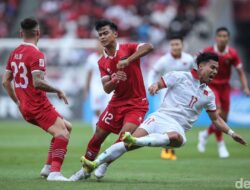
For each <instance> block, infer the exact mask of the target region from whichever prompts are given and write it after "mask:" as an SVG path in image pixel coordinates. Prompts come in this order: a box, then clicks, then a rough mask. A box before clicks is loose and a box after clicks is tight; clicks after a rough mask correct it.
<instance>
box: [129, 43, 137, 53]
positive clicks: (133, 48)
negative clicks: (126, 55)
mask: <svg viewBox="0 0 250 190" xmlns="http://www.w3.org/2000/svg"><path fill="white" fill-rule="evenodd" d="M138 45H139V44H138V43H128V44H127V47H128V49H129V51H130V53H131V54H133V53H134V52H136V51H137V48H138Z"/></svg>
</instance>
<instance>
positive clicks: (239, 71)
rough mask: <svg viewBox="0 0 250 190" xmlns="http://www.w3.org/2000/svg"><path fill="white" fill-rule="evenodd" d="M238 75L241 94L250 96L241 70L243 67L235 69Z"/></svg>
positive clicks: (244, 75)
mask: <svg viewBox="0 0 250 190" xmlns="http://www.w3.org/2000/svg"><path fill="white" fill-rule="evenodd" d="M236 70H237V72H238V75H239V79H240V83H241V86H242V89H243V92H244V93H245V94H246V95H247V96H250V90H249V87H248V82H247V77H246V74H245V72H244V70H243V67H237V68H236Z"/></svg>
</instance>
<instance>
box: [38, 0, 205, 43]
mask: <svg viewBox="0 0 250 190" xmlns="http://www.w3.org/2000/svg"><path fill="white" fill-rule="evenodd" d="M208 1H209V0H155V1H152V0H84V1H82V0H64V1H61V0H40V6H39V10H38V11H37V16H38V19H39V21H40V22H41V27H42V30H43V35H44V37H47V38H60V37H63V36H67V35H70V36H74V37H78V38H91V37H95V32H94V30H93V26H94V23H95V21H96V20H97V19H101V18H108V19H111V20H113V21H114V22H115V23H117V24H118V27H119V36H120V37H127V38H129V40H138V41H150V42H152V43H153V44H159V43H161V42H162V41H164V40H165V39H167V38H168V35H171V33H172V32H175V33H180V34H182V35H183V36H185V35H187V34H188V33H189V32H190V30H191V29H192V26H193V25H194V23H195V22H199V21H201V20H202V19H203V13H204V10H205V9H206V8H207V6H208V3H209V2H208Z"/></svg>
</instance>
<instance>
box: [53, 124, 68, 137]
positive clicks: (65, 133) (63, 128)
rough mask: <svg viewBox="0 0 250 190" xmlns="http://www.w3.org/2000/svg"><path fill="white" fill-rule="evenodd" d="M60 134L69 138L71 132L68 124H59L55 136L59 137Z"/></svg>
mask: <svg viewBox="0 0 250 190" xmlns="http://www.w3.org/2000/svg"><path fill="white" fill-rule="evenodd" d="M59 136H62V137H64V138H66V139H69V136H70V132H69V131H68V129H67V127H66V125H59V126H58V127H57V130H55V132H54V137H59Z"/></svg>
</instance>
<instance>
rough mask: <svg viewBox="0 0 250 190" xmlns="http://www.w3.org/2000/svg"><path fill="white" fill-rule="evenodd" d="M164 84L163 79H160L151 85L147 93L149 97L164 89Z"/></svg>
mask: <svg viewBox="0 0 250 190" xmlns="http://www.w3.org/2000/svg"><path fill="white" fill-rule="evenodd" d="M166 87H167V86H166V84H165V83H164V81H163V79H162V78H161V79H160V80H159V81H158V82H157V83H154V84H152V85H151V86H150V87H149V88H148V91H149V93H150V95H155V94H157V93H158V91H159V90H161V89H163V88H166Z"/></svg>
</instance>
